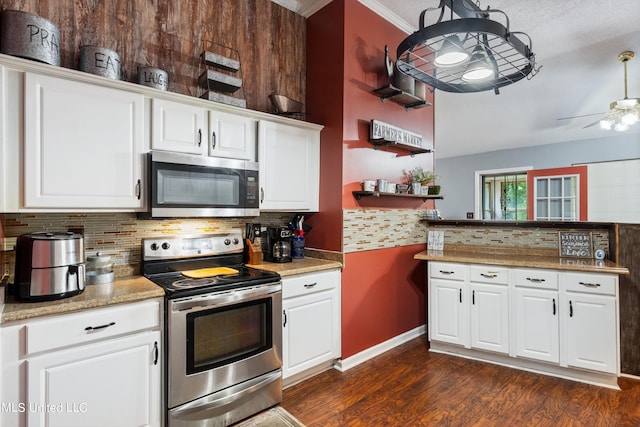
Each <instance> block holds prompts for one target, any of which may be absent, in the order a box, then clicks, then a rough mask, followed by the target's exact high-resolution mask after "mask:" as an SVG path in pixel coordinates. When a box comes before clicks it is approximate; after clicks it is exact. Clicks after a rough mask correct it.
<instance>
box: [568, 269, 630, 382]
mask: <svg viewBox="0 0 640 427" xmlns="http://www.w3.org/2000/svg"><path fill="white" fill-rule="evenodd" d="M564 280H565V289H566V292H564V293H563V294H562V306H563V314H564V315H563V320H564V322H563V323H564V328H562V332H563V333H562V337H561V338H562V342H563V343H565V344H566V360H567V365H568V366H574V367H577V368H584V369H591V370H596V371H602V372H610V373H616V372H617V371H618V369H619V366H618V365H619V363H618V342H619V338H618V327H617V325H618V303H617V299H616V295H617V288H618V285H617V281H618V278H617V277H616V276H612V275H598V274H591V275H588V274H578V273H567V274H566V275H565V277H564Z"/></svg>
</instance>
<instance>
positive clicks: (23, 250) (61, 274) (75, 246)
mask: <svg viewBox="0 0 640 427" xmlns="http://www.w3.org/2000/svg"><path fill="white" fill-rule="evenodd" d="M84 285H85V265H84V238H83V236H82V235H81V234H76V233H71V232H62V233H52V232H36V233H28V234H23V235H21V236H19V237H18V239H17V241H16V268H15V278H14V292H15V296H16V298H17V299H18V300H22V301H50V300H56V299H60V298H67V297H71V296H74V295H78V294H79V293H81V292H82V291H83V290H84Z"/></svg>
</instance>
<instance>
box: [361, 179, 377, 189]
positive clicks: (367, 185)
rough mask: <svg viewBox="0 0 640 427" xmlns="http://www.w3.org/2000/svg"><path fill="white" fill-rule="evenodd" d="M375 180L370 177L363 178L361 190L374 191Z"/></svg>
mask: <svg viewBox="0 0 640 427" xmlns="http://www.w3.org/2000/svg"><path fill="white" fill-rule="evenodd" d="M375 189H376V182H375V181H374V180H372V179H365V180H364V181H362V191H375Z"/></svg>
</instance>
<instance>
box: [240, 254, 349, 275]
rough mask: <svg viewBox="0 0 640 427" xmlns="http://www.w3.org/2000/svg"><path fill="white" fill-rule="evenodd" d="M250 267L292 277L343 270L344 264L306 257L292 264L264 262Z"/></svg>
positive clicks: (295, 260)
mask: <svg viewBox="0 0 640 427" xmlns="http://www.w3.org/2000/svg"><path fill="white" fill-rule="evenodd" d="M247 265H248V266H249V267H254V268H259V269H261V270H267V271H274V272H276V273H278V274H280V276H283V277H285V276H292V275H294V274H304V273H313V272H315V271H322V270H332V269H334V268H342V263H341V262H338V261H333V260H327V259H320V258H310V257H304V258H301V259H294V260H293V261H292V262H284V263H275V262H264V263H262V264H257V265H249V264H247Z"/></svg>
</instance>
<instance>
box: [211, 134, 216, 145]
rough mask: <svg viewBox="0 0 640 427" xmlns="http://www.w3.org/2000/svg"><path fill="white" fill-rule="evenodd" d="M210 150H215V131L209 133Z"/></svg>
mask: <svg viewBox="0 0 640 427" xmlns="http://www.w3.org/2000/svg"><path fill="white" fill-rule="evenodd" d="M211 149H212V150H215V149H216V131H213V132H211Z"/></svg>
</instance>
